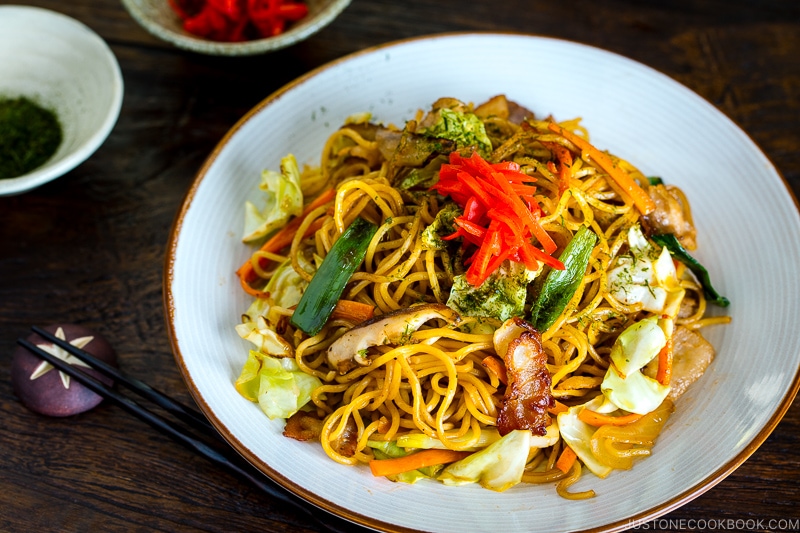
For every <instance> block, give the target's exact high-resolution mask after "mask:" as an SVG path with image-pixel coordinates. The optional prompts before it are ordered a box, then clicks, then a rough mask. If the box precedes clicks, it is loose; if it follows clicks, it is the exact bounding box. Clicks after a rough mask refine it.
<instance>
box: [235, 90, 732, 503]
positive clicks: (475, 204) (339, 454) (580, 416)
mask: <svg viewBox="0 0 800 533" xmlns="http://www.w3.org/2000/svg"><path fill="white" fill-rule="evenodd" d="M368 119H369V117H359V118H357V119H353V120H352V121H351V122H349V123H348V124H345V125H344V126H342V127H341V128H340V129H339V130H337V131H336V132H335V133H333V134H332V135H331V136H330V138H329V139H328V141H327V142H326V143H325V146H324V147H323V148H322V153H321V158H320V164H319V166H318V167H306V168H303V169H302V170H300V169H298V168H296V166H295V165H296V163H295V162H294V158H293V157H291V156H287V158H286V159H284V161H283V163H282V165H281V172H280V173H277V172H273V173H271V174H270V176H269V179H270V180H272V181H271V182H269V180H268V179H267V178H264V179H265V181H264V185H263V186H262V188H263V189H264V190H265V193H264V194H265V198H266V199H267V200H266V201H267V205H266V207H262V208H261V210H259V209H258V208H257V207H256V206H254V205H253V206H249V207H248V212H249V213H250V217H251V220H250V221H249V229H248V230H247V231H246V234H247V236H246V240H247V241H248V242H251V243H254V244H257V245H259V246H258V247H259V250H258V251H255V252H254V253H253V254H252V256H251V258H250V260H248V261H247V262H246V263H245V264H244V265H243V266H242V268H241V269H240V270H239V271H238V275H239V276H240V278H241V280H242V286H243V287H244V289H245V290H246V291H247V292H248V293H250V294H252V295H253V296H255V297H256V298H255V299H254V301H253V305H252V306H251V307H250V309H248V310H247V312H246V313H245V315H244V316H243V320H242V323H241V324H239V325H238V326H237V331H238V332H239V333H240V335H241V336H242V337H243V338H246V339H248V340H250V341H251V342H253V344H255V346H254V347H253V349H252V351H251V352H250V357H249V359H248V361H247V362H246V363H245V365H244V369H243V372H242V375H241V376H240V378H239V379H238V380H237V382H236V386H237V388H238V389H239V391H240V392H241V393H242V394H243V395H244V396H245V397H247V398H249V399H251V400H253V401H256V402H258V403H259V404H260V405H261V407H262V408H263V409H264V410H265V412H266V413H267V414H268V415H269V416H271V417H273V418H288V419H289V421H288V422H287V426H286V430H285V434H286V435H287V436H288V437H292V438H296V439H301V440H312V441H318V442H320V443H321V445H322V447H323V449H324V450H325V452H326V453H327V454H328V455H329V456H330V457H331V458H332V459H333V460H334V461H336V462H339V463H343V464H349V465H357V464H370V466H371V467H372V471H373V473H375V474H376V475H387V476H388V477H389V478H390V479H392V480H395V481H406V482H414V481H416V480H418V479H421V478H425V477H427V478H431V479H438V480H440V481H443V482H445V483H450V484H461V483H468V482H479V483H481V484H482V485H484V486H485V487H487V488H490V489H494V490H505V489H507V488H509V487H511V486H513V485H514V484H516V483H518V482H526V483H552V484H557V490H558V493H559V494H560V495H562V496H564V497H566V498H586V497H591V496H592V495H593V492H592V491H583V492H571V491H570V490H568V488H569V487H570V486H571V485H572V484H573V483H575V482H576V481H577V480H578V479H579V478H580V477H581V475H582V472H584V473H585V471H586V469H588V470H590V471H591V472H593V473H594V474H595V475H597V476H598V477H605V476H606V475H608V474H609V473H610V472H611V471H612V470H613V469H628V468H631V466H632V465H633V462H634V459H636V458H639V457H644V456H647V455H649V454H650V453H651V449H652V447H653V445H654V443H655V440H656V437H657V436H658V433H659V432H660V431H661V428H662V427H663V425H664V423H665V422H666V420H667V418H668V416H669V413H670V412H671V411H672V402H673V401H674V400H675V399H676V398H677V397H678V396H679V395H680V394H681V393H683V392H684V391H685V390H686V388H687V387H688V386H689V385H690V384H691V383H692V382H693V381H694V380H696V379H697V378H699V377H700V375H701V374H702V373H703V371H704V370H705V367H706V366H707V365H708V364H709V363H710V361H711V359H712V358H713V355H714V352H713V348H712V347H711V346H710V345H709V344H708V343H707V342H706V341H705V339H703V337H702V336H701V334H700V333H699V331H698V330H699V329H700V328H701V327H704V326H707V325H710V324H718V323H724V322H726V321H727V320H728V319H727V318H726V317H722V318H720V317H715V318H711V317H708V316H707V309H708V303H709V298H710V297H709V295H710V294H713V295H714V296H713V298H711V299H713V300H714V301H715V302H716V303H721V304H723V305H726V304H727V301H726V300H724V298H722V297H719V296H718V295H716V293H714V292H713V289H712V288H711V287H710V286H708V285H702V284H701V281H703V280H700V281H698V278H696V277H695V276H694V275H693V273H692V270H690V268H688V267H687V266H685V264H684V263H687V261H683V262H682V261H679V259H681V256H680V255H679V254H678V253H676V249H677V248H680V249H682V251H683V253H684V254H686V253H687V252H686V251H687V250H693V249H694V248H695V246H696V244H695V243H696V235H695V230H694V226H693V221H692V218H691V211H690V208H689V203H688V200H687V199H686V197H685V196H684V195H683V193H682V192H681V191H680V190H679V189H678V188H676V187H674V186H672V185H669V184H667V185H665V184H663V183H660V180H656V179H648V178H647V177H645V176H644V175H642V174H641V172H639V171H638V170H637V169H636V168H635V167H633V166H632V165H631V164H629V163H628V162H626V161H624V160H621V159H618V158H616V157H615V156H613V155H609V154H607V153H605V152H601V151H600V150H598V149H597V148H595V147H594V146H592V145H591V144H589V142H588V134H587V132H586V131H585V130H583V129H582V128H581V127H580V124H579V122H578V121H577V120H574V121H570V122H564V123H560V124H557V123H555V122H553V121H552V120H551V119H545V120H542V119H538V118H536V117H534V115H533V113H530V112H529V111H527V110H526V109H524V108H522V107H520V106H518V105H517V104H515V103H513V102H510V101H508V100H506V99H505V97H502V96H498V97H495V98H493V99H491V100H489V101H488V102H486V103H485V104H482V105H480V106H477V107H475V106H473V105H469V104H464V103H462V102H459V101H457V100H453V99H449V98H446V99H441V100H440V101H438V102H436V103H435V104H434V106H433V109H431V110H430V111H427V112H423V111H420V112H418V114H417V116H416V117H415V118H414V119H413V120H410V121H409V122H408V123H407V124H406V125H405V127H404V128H402V129H401V128H397V127H394V126H384V125H382V124H376V123H371V122H369V121H368ZM476 169H477V170H476ZM481 172H483V174H482V173H481ZM470 173H471V177H470V176H469V175H465V174H470ZM501 178H502V179H505V178H507V181H501ZM476 184H477V185H476ZM292 187H294V188H295V189H296V190H295V193H294V194H291V192H289V193H287V192H286V191H291V190H292ZM481 187H482V188H481ZM512 196H513V198H512ZM482 202H483V203H482ZM292 203H294V205H292ZM520 206H524V208H525V210H526V211H525V212H520V210H519V209H520ZM356 221H359V222H358V224H356ZM362 223H363V224H362ZM356 226H358V227H359V228H361V227H368V228H370V232H371V233H369V234H367V235H366V236H364V235H361V236H359V235H355V236H353V235H350V234H348V233H346V232H347V231H348V229H349V228H352V231H355V227H356ZM253 228H255V229H253ZM542 231H543V232H544V233H542ZM663 235H667V236H668V237H669V238H670V239H671V241H670V242H671V244H670V245H667V244H664V240H663V239H662V238H661V236H663ZM359 239H361V240H363V241H364V242H363V243H362V246H361V247H360V248H361V249H359V245H358V243H357V241H358V240H359ZM345 241H347V242H345ZM354 243H355V244H354ZM676 244H677V245H678V246H676ZM339 246H342V247H352V249H353V250H358V253H361V254H362V256H363V257H359V258H357V260H356V261H355V264H354V266H353V271H352V274H349V275H347V276H345V279H343V280H339V281H337V279H334V278H331V279H330V280H323V279H321V277H320V276H322V275H323V274H320V276H317V273H320V272H325V268H330V267H331V265H330V264H329V265H328V266H327V267H326V266H325V262H326V260H327V261H328V262H329V263H333V262H334V261H340V260H342V261H346V260H347V258H348V256H347V255H346V254H345V255H341V256H340V255H339V254H340V250H337V249H336V248H337V247H339ZM667 249H669V250H668V251H667ZM348 250H350V249H349V248H348ZM353 250H350V252H353ZM670 252H672V254H673V255H670ZM348 253H349V252H348ZM353 253H357V252H353ZM341 258H344V259H341ZM690 259H691V258H690ZM576 265H577V266H576ZM344 269H345V267H344V266H343V265H341V268H340V265H336V269H335V270H339V271H341V270H344ZM559 272H560V273H561V274H560V276H561V277H560V278H559V276H558V275H556V274H554V273H559ZM570 272H575V273H576V276H575V279H574V280H572V281H571V282H570V280H569V279H567V278H568V276H567V274H568V273H570ZM695 272H696V270H695ZM317 278H319V279H317ZM551 278H552V279H551ZM312 280H313V281H312ZM320 287H322V288H321V289H320ZM339 293H340V295H339ZM330 294H334V297H333V302H332V305H331V309H328V310H327V311H319V309H316V308H315V309H316V310H315V311H308V307H307V306H305V304H306V303H307V302H303V301H302V300H303V299H308V300H311V299H313V298H321V299H325V297H326V296H327V297H330ZM320 313H322V314H323V315H324V316H317V315H319V314H320ZM326 313H327V314H326ZM301 314H306V315H308V316H307V317H306V318H307V319H308V320H311V321H314V320H317V321H319V322H320V324H319V329H318V331H308V329H309V328H308V327H306V326H304V325H303V324H305V323H306V322H304V320H305V319H306V318H300V317H299V315H301ZM328 314H329V316H328ZM287 391H293V392H291V393H289V392H287ZM432 450H438V451H432ZM457 452H469V453H457ZM487 458H488V459H487ZM437 461H438V462H437ZM481 465H482V466H481Z"/></svg>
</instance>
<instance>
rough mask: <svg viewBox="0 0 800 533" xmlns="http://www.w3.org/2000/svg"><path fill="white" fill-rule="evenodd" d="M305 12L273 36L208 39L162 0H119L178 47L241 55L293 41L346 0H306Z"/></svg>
mask: <svg viewBox="0 0 800 533" xmlns="http://www.w3.org/2000/svg"><path fill="white" fill-rule="evenodd" d="M305 3H306V5H308V15H306V16H305V17H304V18H303V19H301V20H299V21H297V22H296V23H294V24H292V25H291V26H290V27H289V28H288V29H287V30H286V31H285V32H283V33H281V34H280V35H276V36H275V37H268V38H265V39H256V40H253V41H244V42H235V43H230V42H219V41H211V40H209V39H204V38H202V37H198V36H197V35H192V34H191V33H189V32H187V31H186V30H184V29H183V22H182V21H181V19H180V17H178V15H176V14H175V11H174V10H173V9H172V8H171V7H170V5H169V2H166V1H164V0H122V4H123V5H124V6H125V9H127V10H128V13H130V14H131V16H132V17H133V18H134V20H136V22H138V23H139V24H140V25H141V26H142V27H143V28H144V29H146V30H147V31H148V32H150V33H151V34H152V35H154V36H156V37H158V38H159V39H163V40H164V41H167V42H168V43H171V44H173V45H175V46H177V47H178V48H182V49H184V50H190V51H192V52H197V53H200V54H209V55H222V56H243V55H254V54H263V53H266V52H272V51H275V50H279V49H281V48H286V47H287V46H291V45H293V44H296V43H298V42H300V41H302V40H303V39H306V38H307V37H309V36H311V35H313V34H314V33H316V32H318V31H320V30H321V29H322V28H324V27H325V26H327V25H328V24H330V23H331V22H332V21H333V19H335V18H336V17H337V16H338V15H339V13H341V12H342V11H344V9H345V8H346V7H347V6H348V5H349V4H350V0H307V1H306V2H305Z"/></svg>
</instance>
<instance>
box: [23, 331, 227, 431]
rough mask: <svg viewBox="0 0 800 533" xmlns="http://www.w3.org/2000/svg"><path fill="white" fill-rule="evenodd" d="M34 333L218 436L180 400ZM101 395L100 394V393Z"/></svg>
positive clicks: (48, 336)
mask: <svg viewBox="0 0 800 533" xmlns="http://www.w3.org/2000/svg"><path fill="white" fill-rule="evenodd" d="M31 329H32V330H33V331H34V333H36V334H38V335H40V336H41V337H43V338H44V339H46V340H48V341H50V342H52V343H53V344H56V345H57V346H59V347H60V348H62V349H64V350H66V351H67V352H69V353H71V354H72V355H74V356H75V357H77V358H78V359H81V360H82V361H83V362H84V363H87V364H88V365H90V366H91V367H92V368H94V369H95V370H97V371H98V372H100V373H101V374H104V375H105V376H107V377H109V378H111V379H113V380H114V381H116V382H119V383H120V384H122V385H124V386H125V387H127V388H128V389H129V390H131V391H133V392H135V393H136V394H138V395H139V396H141V397H143V398H145V399H147V400H150V401H151V402H153V403H154V404H156V405H158V406H159V407H161V408H162V409H164V410H165V411H167V412H169V413H171V414H172V415H174V416H175V417H176V418H178V419H180V420H182V421H183V422H185V423H187V424H189V425H191V426H192V427H194V428H195V429H197V430H200V431H202V432H204V433H205V432H210V433H211V434H216V429H214V426H212V425H211V423H210V422H209V421H208V419H207V418H206V417H204V416H203V415H202V414H200V413H199V412H198V411H197V410H195V409H193V408H191V407H189V406H187V405H185V404H183V403H181V402H179V401H178V400H174V399H172V398H170V397H169V396H167V395H166V394H164V393H162V392H159V391H158V390H156V389H154V388H153V387H151V386H150V385H148V384H147V383H144V382H143V381H139V380H138V379H136V378H132V377H129V376H126V375H125V374H124V373H123V372H122V371H121V370H119V369H118V368H115V367H113V366H111V365H109V364H108V363H106V362H105V361H102V360H100V359H98V358H97V357H95V356H93V355H92V354H90V353H88V352H86V351H84V350H81V349H80V348H78V347H76V346H73V345H72V344H70V343H68V342H67V341H65V340H64V339H59V338H58V337H56V336H55V335H53V334H52V333H50V332H49V331H46V330H44V329H42V328H40V327H38V326H33V327H32V328H31ZM98 394H99V393H98Z"/></svg>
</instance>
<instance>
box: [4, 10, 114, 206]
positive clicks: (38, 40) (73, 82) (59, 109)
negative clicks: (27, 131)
mask: <svg viewBox="0 0 800 533" xmlns="http://www.w3.org/2000/svg"><path fill="white" fill-rule="evenodd" d="M122 94H123V81H122V73H121V72H120V68H119V64H118V63H117V58H116V57H114V53H113V52H112V51H111V49H110V48H109V47H108V45H107V44H106V42H105V41H104V40H103V39H102V38H101V37H100V36H99V35H97V34H96V33H95V32H93V31H92V30H91V29H89V28H88V27H87V26H85V25H84V24H83V23H81V22H78V21H77V20H75V19H73V18H70V17H68V16H66V15H63V14H61V13H56V12H54V11H49V10H47V9H41V8H38V7H29V6H0V97H6V98H18V97H20V96H25V97H27V98H29V99H31V100H33V101H35V102H36V103H37V104H39V105H41V106H43V107H45V108H47V109H51V110H53V111H55V112H56V114H57V115H58V119H59V122H60V123H61V127H62V131H63V139H62V141H61V145H60V146H59V147H58V150H57V151H56V153H55V154H53V157H51V158H50V159H49V160H48V161H47V162H46V163H45V164H44V165H42V166H41V167H39V168H37V169H34V170H32V171H31V172H29V173H27V174H25V175H23V176H19V177H16V178H9V179H3V180H0V196H5V195H12V194H19V193H22V192H25V191H28V190H30V189H33V188H35V187H38V186H40V185H42V184H44V183H47V182H49V181H51V180H54V179H55V178H58V177H59V176H62V175H64V174H66V173H67V172H69V171H70V170H72V169H73V168H75V167H76V166H78V165H79V164H80V163H82V162H83V161H85V160H86V159H87V158H88V157H89V156H91V155H92V154H93V153H94V152H95V150H97V149H98V148H99V147H100V145H102V144H103V142H104V141H105V140H106V138H107V137H108V134H109V133H111V130H112V129H113V127H114V124H116V122H117V117H118V116H119V112H120V108H121V107H122Z"/></svg>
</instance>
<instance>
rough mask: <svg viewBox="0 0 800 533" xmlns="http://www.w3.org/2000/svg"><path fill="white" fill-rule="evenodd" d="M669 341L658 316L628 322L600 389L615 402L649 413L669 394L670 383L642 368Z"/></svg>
mask: <svg viewBox="0 0 800 533" xmlns="http://www.w3.org/2000/svg"><path fill="white" fill-rule="evenodd" d="M666 344H667V337H666V335H665V333H664V330H663V329H662V328H661V326H660V325H659V323H658V319H657V318H656V317H649V318H645V319H643V320H640V321H639V322H636V323H635V324H633V325H632V326H629V327H628V328H627V329H626V330H625V331H623V332H622V333H621V334H620V336H619V337H617V340H616V342H615V343H614V346H613V347H612V348H611V361H612V363H613V365H610V366H609V367H608V370H607V371H606V375H605V378H603V383H602V384H601V385H600V390H601V391H603V394H604V395H605V396H606V398H608V399H609V400H610V401H611V402H612V403H613V404H614V405H616V406H617V407H619V408H620V409H624V410H625V411H628V412H631V413H638V414H642V415H643V414H646V413H649V412H650V411H652V410H653V409H655V408H656V407H658V406H659V405H660V404H661V402H663V401H664V398H666V397H667V394H669V386H666V385H662V384H661V383H659V382H658V381H657V380H655V379H652V378H649V377H647V376H645V375H644V374H643V373H642V372H640V370H641V369H642V368H643V367H644V366H645V365H647V364H648V363H649V362H650V361H652V360H653V359H654V358H656V357H657V356H658V354H659V352H660V351H661V349H662V348H663V347H664V346H665V345H666Z"/></svg>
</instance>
